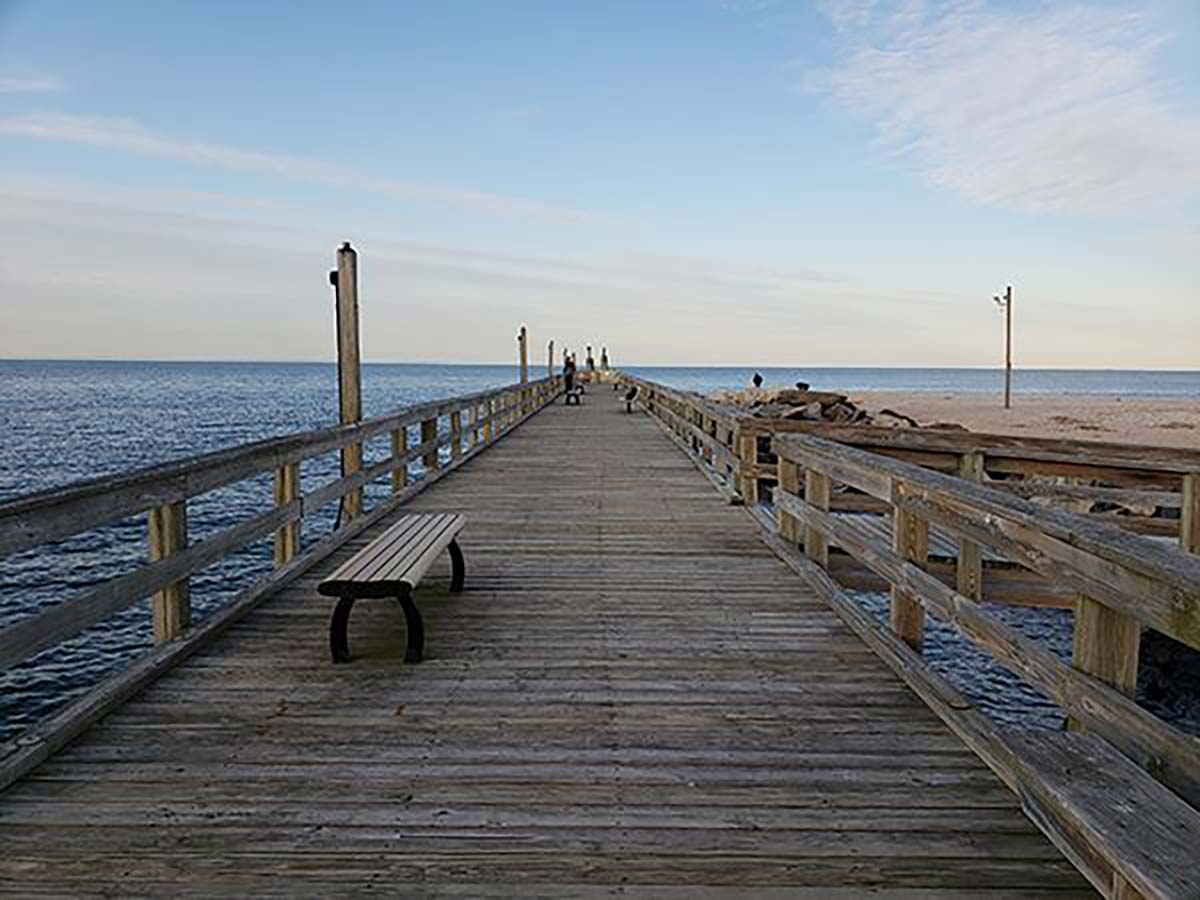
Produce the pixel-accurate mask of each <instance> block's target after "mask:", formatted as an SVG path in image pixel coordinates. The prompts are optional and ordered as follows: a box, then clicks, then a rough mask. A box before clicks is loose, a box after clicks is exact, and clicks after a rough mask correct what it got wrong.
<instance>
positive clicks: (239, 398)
mask: <svg viewBox="0 0 1200 900" xmlns="http://www.w3.org/2000/svg"><path fill="white" fill-rule="evenodd" d="M633 371H635V372H637V374H640V375H642V376H643V377H646V378H650V379H653V380H657V381H662V382H665V383H668V384H672V385H675V386H677V387H680V388H685V389H690V390H702V391H707V390H711V389H714V388H718V387H739V386H743V385H745V384H747V383H748V381H749V378H750V376H751V375H752V374H753V373H752V370H750V369H744V368H681V367H671V368H658V367H636V368H633ZM761 371H762V372H763V374H764V376H765V377H766V379H767V382H768V384H791V383H793V382H795V381H797V380H805V381H809V382H811V383H812V385H813V386H814V387H816V388H842V389H847V390H850V389H861V390H866V389H877V390H946V389H955V390H980V391H984V390H995V389H997V386H998V384H999V377H1000V376H999V373H997V372H995V371H989V370H982V369H763V370H761ZM516 376H517V370H516V367H515V366H437V365H367V366H365V367H364V370H363V394H364V400H363V405H364V413H365V415H367V416H374V415H381V414H384V413H388V412H392V411H394V410H396V409H399V408H401V407H404V406H409V405H412V404H415V403H420V402H424V401H427V400H432V399H438V398H442V397H449V396H454V395H458V394H465V393H470V392H473V391H477V390H483V389H485V388H489V387H495V386H499V385H502V384H508V383H511V382H513V381H514V380H516ZM1017 377H1018V381H1017V385H1018V388H1019V389H1025V390H1030V391H1036V390H1044V391H1051V392H1080V393H1082V392H1094V393H1110V392H1111V393H1118V392H1119V393H1125V394H1130V395H1132V394H1144V395H1147V396H1196V395H1200V373H1196V372H1185V373H1172V372H1168V373H1161V372H1119V373H1111V372H1066V373H1063V372H1057V373H1056V372H1020V373H1018V376H1017ZM336 409H337V375H336V369H335V367H334V366H333V365H332V364H316V363H313V364H308V363H290V364H279V363H146V362H23V361H9V362H4V361H0V435H2V438H0V500H4V499H11V498H13V497H16V496H19V495H22V494H27V493H30V492H33V491H38V490H44V489H46V488H51V487H56V486H61V485H64V484H68V483H70V482H73V481H77V480H79V479H84V478H94V477H97V476H101V475H109V474H115V473H119V472H126V471H129V470H131V469H136V468H140V467H143V466H148V465H153V464H155V463H160V462H164V461H168V460H172V459H180V458H183V457H189V456H194V455H196V454H199V453H204V452H208V451H212V450H217V449H221V448H225V447H230V446H234V445H237V444H242V443H246V442H249V441H255V440H261V439H263V438H268V437H274V436H279V435H283V434H289V433H293V432H297V431H305V430H309V429H313V428H320V427H323V426H327V425H331V424H334V422H335V421H336ZM386 444H387V441H386V437H385V439H384V440H382V441H380V440H376V441H374V442H372V443H371V444H369V445H368V447H367V459H368V462H371V461H374V460H375V459H382V458H384V457H385V456H386V455H387V452H388V449H387V446H386ZM337 466H338V457H337V454H335V453H334V454H325V455H323V456H321V457H318V458H316V459H314V460H310V461H307V462H305V463H304V465H303V466H302V469H301V480H302V482H303V486H304V488H305V489H306V490H307V489H311V488H312V487H313V486H315V485H317V484H320V483H323V482H325V481H328V480H329V479H331V478H333V477H334V476H335V475H336V472H337ZM386 491H387V488H386V486H384V485H378V486H374V487H373V488H372V489H369V490H368V501H370V500H371V499H372V498H375V499H378V498H380V497H382V496H384V495H385V494H386ZM271 493H272V485H271V478H270V476H269V475H264V476H262V477H260V478H258V479H254V480H250V481H246V482H242V483H240V484H237V485H233V486H230V487H228V488H225V489H222V490H220V491H213V492H211V493H210V494H206V495H204V496H203V497H200V498H197V499H196V500H194V501H191V502H189V506H188V518H189V523H188V524H189V533H190V537H191V539H192V540H196V539H200V538H203V537H204V536H206V535H208V534H211V533H213V532H215V531H217V530H219V529H221V528H224V527H227V526H228V525H230V524H233V523H235V522H237V521H240V520H243V519H245V518H248V517H249V516H251V515H253V514H255V513H258V512H261V511H262V510H263V509H265V508H266V507H267V505H269V504H270V502H271ZM335 514H336V508H335V507H334V506H331V507H328V508H327V509H326V510H325V511H324V515H323V516H315V517H313V518H306V519H305V522H304V541H305V543H306V544H311V543H312V542H314V541H316V540H318V539H319V538H320V537H321V536H323V535H324V534H327V533H328V532H329V530H330V529H331V527H332V524H333V517H334V515H335ZM145 552H146V547H145V520H144V517H143V516H138V517H135V518H132V519H129V520H127V521H123V522H118V523H115V524H113V525H110V526H108V527H105V528H100V529H96V530H94V531H91V532H88V533H86V534H83V535H79V536H77V537H74V538H71V539H69V540H66V541H62V542H60V543H58V544H53V545H47V546H44V547H39V548H36V549H34V550H32V551H29V552H27V553H23V554H19V555H17V556H13V557H10V558H8V559H4V560H0V627H2V626H3V625H7V624H10V623H12V622H14V621H18V620H20V619H21V618H23V617H24V616H27V615H29V614H30V613H32V612H33V611H35V610H37V609H39V608H40V607H42V606H44V605H46V604H49V603H54V602H57V601H59V600H61V599H62V598H64V597H66V596H69V595H70V594H71V593H72V592H74V591H77V590H79V589H82V588H85V587H88V586H90V585H94V584H96V583H98V582H101V581H104V580H106V579H109V578H112V577H114V576H116V575H120V574H122V573H124V572H127V571H130V570H132V569H134V568H136V567H137V566H138V565H140V564H141V563H142V562H143V560H144V558H145ZM270 565H271V543H270V541H269V540H266V541H260V542H258V543H257V544H255V545H253V546H250V547H247V548H246V549H244V550H242V551H241V552H239V553H237V554H234V555H232V556H230V557H228V558H227V559H225V560H223V561H222V562H220V563H218V564H215V565H213V566H210V567H208V568H207V569H205V570H203V571H201V572H199V573H197V574H196V575H195V576H193V578H192V602H193V608H194V612H193V615H194V617H195V618H196V619H202V618H203V617H204V616H205V615H206V614H208V613H209V612H211V611H212V610H213V609H214V608H216V607H217V606H219V605H220V604H221V603H222V602H224V601H225V600H227V599H228V598H229V597H230V596H231V595H233V594H234V593H235V592H236V591H237V590H239V589H241V588H244V587H246V586H247V585H249V584H250V583H252V582H253V581H254V580H255V579H256V578H258V577H260V576H262V575H263V574H266V573H267V572H268V571H269V570H270ZM866 602H872V601H870V600H869V599H868V600H867V601H866ZM147 607H148V604H146V603H142V604H139V605H138V606H137V607H135V608H132V609H130V610H127V611H125V612H124V613H121V614H119V615H117V616H113V617H111V618H109V619H108V620H106V621H105V622H103V623H101V624H100V625H98V626H96V627H94V628H92V629H89V630H88V631H87V632H84V633H83V634H81V635H79V636H78V637H77V638H75V639H73V640H71V641H68V642H65V643H64V644H61V645H59V646H57V647H52V648H50V649H48V650H46V651H44V652H42V653H40V654H38V655H37V656H35V657H33V658H31V659H29V660H26V661H25V662H24V663H22V664H21V665H19V666H16V667H14V668H13V669H10V670H9V671H7V672H4V673H0V740H2V739H5V738H8V737H12V736H13V735H14V734H16V733H18V732H19V731H20V730H22V729H24V728H26V727H28V726H29V725H30V724H32V723H34V722H36V721H37V720H39V719H40V718H43V717H44V716H46V715H48V714H50V713H52V712H53V711H54V710H55V709H57V708H58V707H60V706H61V705H62V704H63V703H65V702H66V701H67V700H69V699H71V698H72V697H75V696H77V695H78V694H80V693H81V692H82V691H85V690H86V689H87V688H88V687H90V686H91V685H93V684H95V683H96V682H97V681H98V680H100V679H102V678H103V677H104V676H105V675H106V674H109V673H111V672H113V671H115V670H117V669H119V668H121V667H123V666H125V665H127V664H128V663H129V661H130V660H132V659H133V658H135V657H136V655H137V654H139V653H142V652H144V651H145V650H146V648H147V647H148V646H149V645H150V615H149V611H148V609H147ZM1003 614H1005V615H1014V616H1017V617H1019V618H1020V621H1021V623H1022V624H1021V625H1020V627H1024V628H1032V629H1034V630H1035V631H1037V632H1038V633H1039V634H1040V635H1042V636H1043V637H1045V638H1046V640H1048V641H1049V642H1050V643H1051V644H1052V645H1053V646H1056V647H1058V648H1060V649H1062V648H1069V642H1070V629H1069V622H1066V620H1065V616H1064V615H1063V614H1059V613H1054V612H1053V611H1051V612H1049V613H1045V612H1038V611H1034V612H1032V613H1030V612H1028V611H1010V610H1004V611H1003ZM1031 616H1032V618H1031ZM1039 617H1040V618H1039ZM1064 652H1065V650H1064ZM930 655H931V658H933V659H934V661H935V663H936V664H938V665H942V666H944V667H945V668H946V670H947V671H948V672H950V673H952V674H953V676H954V677H955V679H956V680H958V681H960V682H962V683H963V684H965V685H966V687H967V689H968V692H970V693H972V694H973V696H977V697H978V698H988V702H989V703H990V704H991V706H992V707H993V708H994V709H995V710H999V711H1001V713H1002V714H1006V715H1011V710H1012V709H1013V708H1014V707H1027V708H1028V710H1029V711H1030V714H1031V715H1033V716H1034V717H1035V718H1037V717H1041V716H1042V714H1043V712H1044V713H1045V717H1046V718H1045V721H1046V722H1047V723H1051V722H1052V721H1053V716H1054V715H1056V713H1052V712H1051V711H1050V710H1052V707H1050V706H1049V705H1048V704H1046V703H1045V701H1044V700H1039V699H1038V698H1037V697H1036V695H1031V694H1030V692H1029V691H1028V689H1026V688H1023V687H1021V686H1020V685H1019V684H1018V683H1017V682H1016V680H1015V679H1012V678H1011V677H1010V676H1008V675H1007V673H1004V672H1003V670H1000V669H999V668H998V667H996V666H994V665H992V664H990V663H986V660H982V659H981V658H977V657H976V656H973V655H972V652H971V651H970V648H965V649H964V648H963V647H961V646H958V645H956V644H955V639H954V638H953V636H952V635H949V634H948V633H947V634H946V635H942V634H941V633H940V631H939V630H938V629H937V627H936V626H934V627H933V628H931V638H930ZM1197 695H1200V691H1196V692H1195V693H1193V695H1192V696H1197ZM1010 701H1015V702H1010ZM1189 709H1190V708H1188V709H1185V710H1184V711H1183V712H1182V713H1181V712H1180V710H1179V709H1177V708H1175V707H1171V708H1170V709H1168V710H1167V712H1168V713H1169V714H1172V715H1177V716H1182V718H1184V719H1186V720H1188V721H1192V719H1193V718H1194V719H1195V720H1196V721H1200V713H1197V712H1196V711H1195V710H1191V711H1189ZM1004 710H1008V712H1006V713H1005V712H1003V711H1004Z"/></svg>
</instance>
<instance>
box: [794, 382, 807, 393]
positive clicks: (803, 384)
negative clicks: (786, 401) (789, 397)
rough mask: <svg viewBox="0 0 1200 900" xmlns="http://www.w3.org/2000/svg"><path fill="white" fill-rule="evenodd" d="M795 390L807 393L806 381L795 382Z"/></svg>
mask: <svg viewBox="0 0 1200 900" xmlns="http://www.w3.org/2000/svg"><path fill="white" fill-rule="evenodd" d="M796 390H798V391H807V390H808V382H807V381H797V382H796Z"/></svg>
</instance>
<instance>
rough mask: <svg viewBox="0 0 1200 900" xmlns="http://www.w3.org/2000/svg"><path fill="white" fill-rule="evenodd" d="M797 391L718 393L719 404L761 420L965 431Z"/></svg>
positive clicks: (801, 389)
mask: <svg viewBox="0 0 1200 900" xmlns="http://www.w3.org/2000/svg"><path fill="white" fill-rule="evenodd" d="M807 388H808V386H807V385H799V386H797V387H796V388H783V389H780V388H773V389H772V388H761V387H753V388H746V389H745V390H741V391H717V392H716V393H714V394H713V399H714V400H716V401H717V402H718V403H722V404H725V405H728V406H736V407H738V408H739V409H741V410H744V411H745V412H748V413H750V414H751V415H753V416H755V417H757V418H760V419H793V420H795V419H799V420H802V421H806V422H824V423H826V424H829V425H884V426H890V427H893V428H945V429H956V430H962V431H965V430H966V429H965V428H963V426H961V425H957V424H955V423H953V422H935V423H932V424H928V425H922V424H921V423H920V422H918V421H917V420H916V419H914V418H912V417H911V416H906V415H904V414H903V413H898V412H895V411H894V410H890V409H881V410H880V411H879V412H878V413H877V414H875V415H872V414H871V413H869V412H867V410H865V409H864V408H863V407H861V406H859V405H857V404H856V403H855V402H854V401H853V400H851V399H850V398H849V397H847V396H846V395H845V394H838V393H834V392H832V391H813V390H808V389H807Z"/></svg>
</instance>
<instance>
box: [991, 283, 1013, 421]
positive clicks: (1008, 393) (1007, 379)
mask: <svg viewBox="0 0 1200 900" xmlns="http://www.w3.org/2000/svg"><path fill="white" fill-rule="evenodd" d="M992 299H993V300H995V301H996V305H997V306H999V307H1000V308H1001V309H1002V310H1004V408H1005V409H1011V408H1012V285H1011V284H1010V285H1009V286H1008V287H1006V288H1005V289H1004V296H1003V297H1001V296H1000V295H999V294H994V295H992Z"/></svg>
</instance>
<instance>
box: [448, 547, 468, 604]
mask: <svg viewBox="0 0 1200 900" xmlns="http://www.w3.org/2000/svg"><path fill="white" fill-rule="evenodd" d="M466 580H467V564H466V561H465V560H463V553H462V547H460V546H458V540H457V539H455V540H453V541H451V542H450V593H452V594H461V593H462V589H463V583H464V582H465V581H466Z"/></svg>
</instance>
